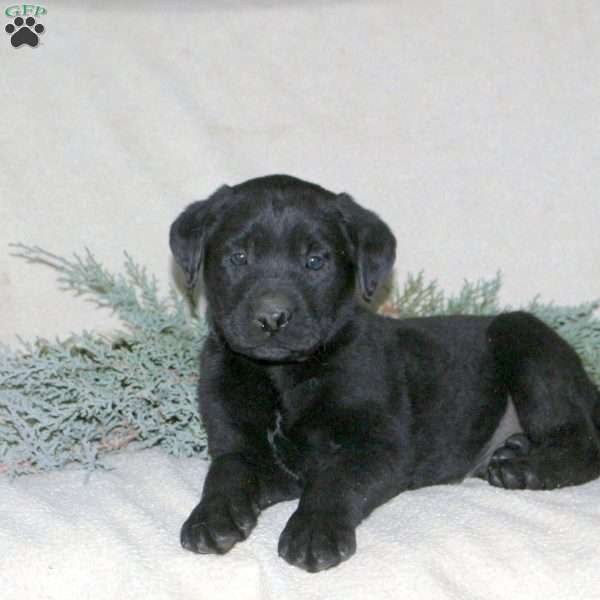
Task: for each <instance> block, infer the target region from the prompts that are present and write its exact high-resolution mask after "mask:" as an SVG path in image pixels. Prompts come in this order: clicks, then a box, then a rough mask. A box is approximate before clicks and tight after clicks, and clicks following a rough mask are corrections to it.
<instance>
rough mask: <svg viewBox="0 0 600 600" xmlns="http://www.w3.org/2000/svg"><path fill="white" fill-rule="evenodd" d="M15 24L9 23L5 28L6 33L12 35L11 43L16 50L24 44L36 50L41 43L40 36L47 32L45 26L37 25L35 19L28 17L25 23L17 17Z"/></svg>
mask: <svg viewBox="0 0 600 600" xmlns="http://www.w3.org/2000/svg"><path fill="white" fill-rule="evenodd" d="M13 23H14V25H13ZM13 23H9V24H8V25H7V26H6V27H5V28H4V30H5V31H6V33H8V34H9V35H10V43H11V44H12V45H13V46H14V47H15V48H18V47H19V46H22V45H23V44H27V45H28V46H31V47H32V48H35V47H36V46H37V45H38V43H39V41H40V38H39V36H38V34H40V33H44V31H45V29H44V26H43V25H42V24H41V23H38V24H37V25H36V23H35V19H34V18H33V17H27V19H26V20H25V21H24V20H23V19H22V18H21V17H17V18H16V19H15V20H14V21H13Z"/></svg>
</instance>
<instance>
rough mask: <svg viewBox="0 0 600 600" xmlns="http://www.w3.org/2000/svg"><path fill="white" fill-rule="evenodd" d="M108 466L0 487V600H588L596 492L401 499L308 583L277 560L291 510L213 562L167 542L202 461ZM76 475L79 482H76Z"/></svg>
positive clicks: (143, 460)
mask: <svg viewBox="0 0 600 600" xmlns="http://www.w3.org/2000/svg"><path fill="white" fill-rule="evenodd" d="M110 462H111V464H112V465H114V467H115V469H114V470H112V471H108V472H96V473H93V474H92V475H91V476H89V478H86V475H85V473H82V472H81V471H69V472H62V473H54V474H50V475H41V476H33V477H27V478H21V479H18V480H16V481H14V482H13V483H9V482H8V481H7V480H2V481H0V498H1V505H2V510H1V512H0V598H2V600H26V599H27V600H29V599H31V600H41V599H44V600H71V599H73V600H83V599H85V600H96V599H98V600H113V599H114V600H117V599H119V600H125V599H126V600H137V599H140V600H142V599H143V600H148V599H151V600H167V599H169V600H171V599H172V600H187V599H189V600H203V599H206V600H220V599H223V600H246V599H261V600H262V599H273V600H309V599H311V600H316V599H321V598H331V599H340V600H342V599H343V600H354V599H356V600H364V599H366V598H369V599H387V598H389V599H394V600H398V599H401V598H402V599H403V598H407V599H410V600H420V599H424V600H432V599H435V600H437V599H446V598H452V599H460V600H483V599H485V600H495V599H506V600H519V599H521V598H522V599H523V600H525V599H527V600H537V599H540V600H542V599H543V600H553V599H556V600H579V599H581V600H593V599H596V598H599V597H600V568H599V565H600V544H599V537H600V482H594V483H590V484H587V485H583V486H580V487H574V488H567V489H563V490H559V491H553V492H514V491H504V490H499V489H496V488H493V487H491V486H489V485H487V484H486V483H484V482H482V481H478V480H468V481H467V482H465V483H464V484H462V485H453V486H437V487H431V488H426V489H422V490H418V491H414V492H408V493H405V494H402V495H401V496H399V497H397V498H395V499H394V500H392V501H390V502H389V503H387V504H386V505H384V506H383V507H381V508H379V509H378V510H376V511H375V512H374V513H373V514H372V515H371V516H370V517H369V518H368V519H367V520H366V521H365V522H364V523H363V524H362V525H361V526H360V527H359V529H358V535H357V543H358V551H357V554H356V555H355V556H354V557H353V558H351V559H350V560H349V561H347V562H346V563H343V564H342V565H341V566H339V567H337V568H335V569H333V570H331V571H325V572H322V573H318V574H309V573H305V572H303V571H301V570H299V569H297V568H296V567H291V566H289V565H288V564H287V563H285V562H284V561H283V560H282V559H280V558H278V556H277V540H278V536H279V533H280V532H281V530H282V529H283V527H284V525H285V523H286V520H287V519H288V517H289V516H290V515H291V513H292V511H293V510H294V508H295V503H294V502H287V503H284V504H280V505H277V506H274V507H272V508H269V509H268V510H266V511H265V512H264V513H263V514H262V515H261V517H260V518H259V522H258V525H257V527H256V529H255V530H254V532H253V533H252V534H251V536H250V537H249V538H248V540H246V541H245V542H243V543H241V544H238V545H237V546H236V547H235V548H234V549H233V550H232V551H231V552H230V553H229V554H227V555H225V556H199V555H194V554H191V553H190V552H187V551H185V550H183V549H182V548H181V547H180V546H179V539H178V536H179V527H180V525H181V523H182V522H183V520H184V519H185V518H186V517H187V514H188V512H189V511H190V510H191V509H192V508H193V507H194V505H195V503H196V502H197V500H198V497H199V493H200V490H201V487H202V480H203V478H204V475H205V473H206V469H207V463H206V462H205V461H202V460H200V459H188V460H180V459H174V458H170V457H168V456H166V455H165V454H163V453H162V452H161V451H158V450H150V451H144V452H140V453H137V454H124V455H121V456H119V457H115V458H113V459H112V460H111V461H110ZM86 479H87V482H86Z"/></svg>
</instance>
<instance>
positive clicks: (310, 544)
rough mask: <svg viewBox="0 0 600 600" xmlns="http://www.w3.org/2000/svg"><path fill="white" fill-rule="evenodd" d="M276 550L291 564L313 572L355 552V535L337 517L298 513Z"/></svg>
mask: <svg viewBox="0 0 600 600" xmlns="http://www.w3.org/2000/svg"><path fill="white" fill-rule="evenodd" d="M278 550H279V556H281V557H282V558H284V559H285V560H286V561H287V562H289V563H290V564H292V565H295V566H297V567H300V568H301V569H304V570H305V571H309V572H311V573H315V572H317V571H323V570H324V569H330V568H331V567H335V566H336V565H338V564H339V563H341V562H342V561H344V560H347V559H348V558H350V557H351V556H352V555H353V554H354V553H355V552H356V534H355V532H354V527H353V526H352V525H350V524H349V523H348V522H346V521H345V520H344V519H342V518H340V517H338V516H336V515H333V514H331V513H324V512H312V513H303V512H301V511H300V510H297V511H296V512H295V513H294V514H293V515H292V516H291V517H290V520H289V521H288V522H287V525H286V526H285V529H284V530H283V533H282V534H281V537H280V538H279V548H278Z"/></svg>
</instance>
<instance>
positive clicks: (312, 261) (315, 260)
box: [306, 256, 325, 271]
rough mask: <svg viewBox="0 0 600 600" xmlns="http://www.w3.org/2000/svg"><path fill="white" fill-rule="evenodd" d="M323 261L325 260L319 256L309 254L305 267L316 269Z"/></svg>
mask: <svg viewBox="0 0 600 600" xmlns="http://www.w3.org/2000/svg"><path fill="white" fill-rule="evenodd" d="M324 263H325V261H324V260H323V259H322V258H321V257H320V256H309V257H308V260H307V261H306V268H307V269H312V270H313V271H318V270H319V269H320V268H321V267H322V266H323V264H324Z"/></svg>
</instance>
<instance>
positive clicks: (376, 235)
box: [337, 194, 396, 302]
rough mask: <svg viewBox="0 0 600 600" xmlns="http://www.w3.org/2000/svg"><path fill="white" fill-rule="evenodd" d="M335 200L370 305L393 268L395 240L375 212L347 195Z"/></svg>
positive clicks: (361, 284)
mask: <svg viewBox="0 0 600 600" xmlns="http://www.w3.org/2000/svg"><path fill="white" fill-rule="evenodd" d="M337 201H338V206H339V208H340V211H341V213H342V215H343V219H344V224H345V226H346V227H345V228H346V231H347V233H348V236H349V238H350V243H351V245H352V246H353V248H354V260H355V264H356V269H357V274H358V280H359V284H360V289H361V292H362V296H363V298H364V299H365V300H366V301H367V302H370V301H371V299H372V298H373V295H374V294H375V291H376V290H377V286H378V285H379V284H380V283H381V282H382V281H384V280H385V279H386V277H387V276H388V275H389V274H390V272H391V270H392V267H393V266H394V261H395V260H396V238H395V237H394V234H393V233H392V232H391V230H390V228H389V227H388V226H387V225H386V224H385V223H384V222H383V221H382V220H381V219H380V218H379V217H378V216H377V215H376V214H375V213H374V212H371V211H370V210H367V209H365V208H363V207H362V206H359V205H358V204H357V203H356V202H355V201H354V200H353V199H352V197H351V196H349V195H348V194H338V196H337Z"/></svg>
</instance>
